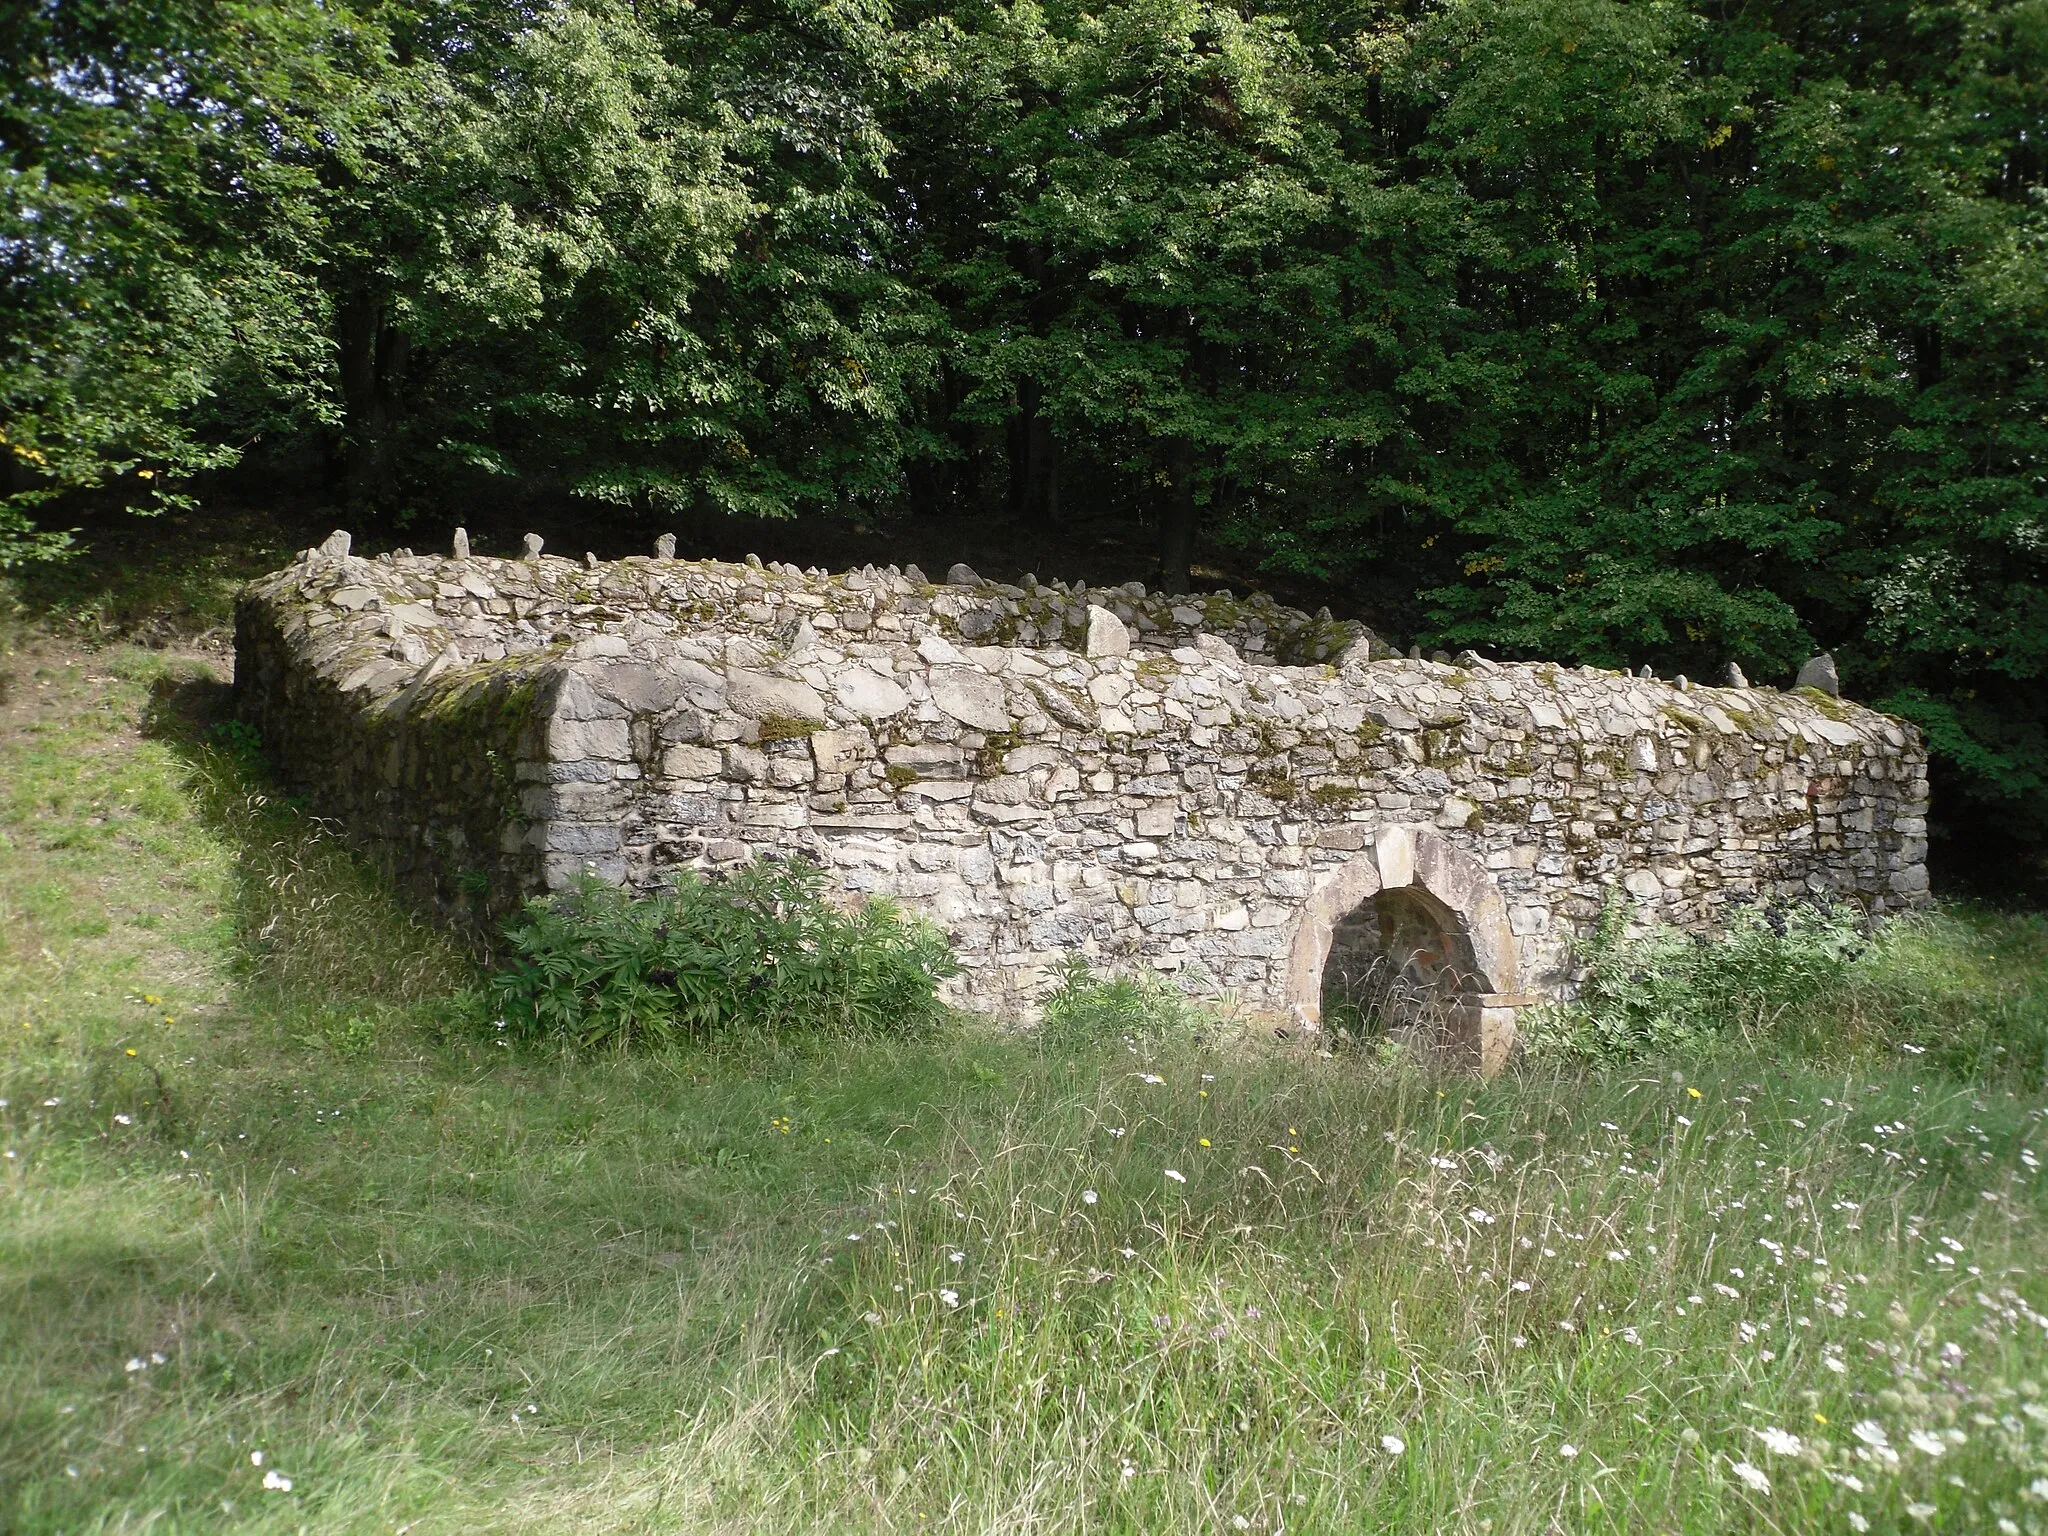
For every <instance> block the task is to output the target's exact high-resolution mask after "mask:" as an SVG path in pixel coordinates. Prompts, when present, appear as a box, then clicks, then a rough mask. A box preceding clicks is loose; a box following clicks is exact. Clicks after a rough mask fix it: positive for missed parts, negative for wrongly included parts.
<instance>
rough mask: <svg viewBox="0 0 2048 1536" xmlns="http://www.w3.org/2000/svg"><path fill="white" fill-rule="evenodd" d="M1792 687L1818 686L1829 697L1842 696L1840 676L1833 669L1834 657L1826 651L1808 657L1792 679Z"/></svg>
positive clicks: (1837, 697) (1836, 697)
mask: <svg viewBox="0 0 2048 1536" xmlns="http://www.w3.org/2000/svg"><path fill="white" fill-rule="evenodd" d="M1792 686H1793V687H1794V688H1818V689H1819V690H1820V691H1821V692H1822V693H1824V694H1826V695H1827V696H1828V697H1829V698H1831V699H1839V698H1840V697H1841V696H1842V676H1841V674H1840V673H1839V672H1837V671H1836V670H1835V658H1834V657H1833V656H1832V655H1830V654H1829V653H1828V652H1826V651H1822V652H1821V653H1820V654H1819V655H1818V656H1815V657H1812V658H1810V659H1809V660H1808V661H1807V663H1806V665H1805V666H1803V667H1801V668H1800V669H1799V676H1797V677H1796V678H1794V679H1793V680H1792Z"/></svg>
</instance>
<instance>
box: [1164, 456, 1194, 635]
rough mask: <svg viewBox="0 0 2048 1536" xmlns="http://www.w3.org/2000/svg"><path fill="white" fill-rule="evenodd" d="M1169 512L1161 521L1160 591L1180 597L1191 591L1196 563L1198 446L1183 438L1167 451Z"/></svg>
mask: <svg viewBox="0 0 2048 1536" xmlns="http://www.w3.org/2000/svg"><path fill="white" fill-rule="evenodd" d="M1166 453H1167V457H1166V464H1167V474H1168V475H1169V476H1170V477H1171V480H1172V483H1171V484H1170V485H1169V486H1168V487H1167V490H1166V509H1165V513H1164V515H1163V516H1162V517H1161V518H1160V520H1159V534H1160V538H1159V588H1160V590H1161V591H1162V592H1165V593H1166V594H1167V595H1168V596H1171V597H1179V596H1180V595H1181V594H1182V593H1184V592H1186V591H1188V590H1189V584H1190V581H1191V577H1190V574H1189V571H1188V567H1189V566H1191V565H1192V564H1193V563H1194V559H1195V517H1196V513H1195V445H1194V444H1193V443H1192V442H1190V441H1188V439H1186V438H1184V437H1177V438H1175V439H1174V440H1173V441H1172V443H1171V444H1170V445H1169V446H1168V448H1167V451H1166Z"/></svg>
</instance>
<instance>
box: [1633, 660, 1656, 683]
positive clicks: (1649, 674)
mask: <svg viewBox="0 0 2048 1536" xmlns="http://www.w3.org/2000/svg"><path fill="white" fill-rule="evenodd" d="M1636 676H1637V677H1641V678H1648V679H1650V680H1651V681H1655V679H1656V676H1657V673H1656V671H1655V670H1654V669H1653V668H1652V667H1651V666H1650V664H1649V663H1648V662H1647V661H1646V662H1644V663H1643V669H1642V670H1641V671H1640V672H1638V673H1636Z"/></svg>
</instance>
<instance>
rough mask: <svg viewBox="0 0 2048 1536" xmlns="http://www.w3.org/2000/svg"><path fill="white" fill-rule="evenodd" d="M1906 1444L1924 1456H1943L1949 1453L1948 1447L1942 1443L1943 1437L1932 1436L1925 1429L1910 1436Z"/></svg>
mask: <svg viewBox="0 0 2048 1536" xmlns="http://www.w3.org/2000/svg"><path fill="white" fill-rule="evenodd" d="M1906 1444H1908V1445H1910V1446H1911V1447H1913V1449H1914V1450H1916V1451H1918V1452H1919V1453H1920V1454H1921V1455H1923V1456H1942V1455H1946V1454H1947V1452H1948V1447H1947V1446H1946V1445H1945V1444H1943V1443H1942V1439H1941V1436H1939V1435H1930V1434H1929V1433H1928V1432H1927V1431H1926V1430H1924V1429H1916V1430H1914V1431H1912V1433H1910V1434H1908V1435H1907V1436H1906Z"/></svg>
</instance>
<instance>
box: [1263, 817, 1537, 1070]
mask: <svg viewBox="0 0 2048 1536" xmlns="http://www.w3.org/2000/svg"><path fill="white" fill-rule="evenodd" d="M1395 895H1398V897H1399V898H1400V903H1401V905H1400V908H1399V910H1400V912H1401V920H1402V921H1408V922H1413V923H1415V924H1418V925H1420V926H1422V927H1424V928H1427V927H1429V926H1430V925H1434V928H1435V929H1436V931H1437V932H1438V933H1440V934H1441V935H1442V943H1440V944H1439V946H1438V948H1439V950H1440V951H1441V952H1440V953H1438V954H1436V955H1434V956H1431V957H1429V960H1430V966H1431V967H1437V968H1441V971H1442V974H1443V978H1444V985H1445V998H1446V1007H1447V1019H1448V1032H1449V1035H1450V1038H1448V1039H1447V1040H1446V1041H1445V1042H1444V1044H1445V1046H1446V1047H1447V1048H1449V1049H1450V1050H1451V1051H1453V1052H1455V1053H1457V1054H1461V1055H1465V1056H1467V1057H1468V1058H1470V1059H1472V1060H1473V1061H1474V1062H1475V1063H1476V1064H1477V1065H1478V1066H1479V1067H1480V1069H1481V1070H1482V1071H1486V1072H1492V1071H1496V1070H1498V1069H1499V1067H1500V1066H1501V1065H1502V1064H1503V1063H1505V1062H1506V1060H1507V1058H1508V1056H1509V1055H1510V1054H1511V1053H1512V1051H1513V1049H1514V1044H1515V1014H1516V1011H1517V1010H1518V1009H1520V1008H1522V1007H1524V1006H1526V1005H1527V1004H1529V1003H1532V1002H1534V1001H1536V999H1535V998H1534V997H1531V996H1529V995H1528V994H1526V993H1524V992H1523V990H1522V978H1521V963H1520V956H1519V954H1518V952H1517V948H1516V944H1515V938H1514V934H1513V933H1512V932H1511V931H1510V929H1509V927H1508V908H1507V902H1506V900H1505V899H1504V898H1503V897H1502V895H1501V892H1500V887H1499V886H1498V885H1496V884H1495V883H1494V880H1493V877H1492V875H1490V874H1489V873H1487V870H1486V868H1485V866H1484V865H1482V864H1481V863H1480V862H1479V861H1478V860H1477V859H1475V858H1473V857H1472V855H1470V854H1469V853H1466V852H1464V851H1463V850H1462V849H1460V848H1458V847H1456V846H1454V845H1453V844H1452V843H1451V842H1449V841H1448V840H1447V839H1446V838H1445V837H1444V836H1443V834H1441V833H1440V832H1438V831H1437V830H1436V829H1435V828H1434V827H1426V826H1406V825H1403V826H1391V827H1382V828H1381V829H1380V830H1379V832H1378V834H1377V835H1376V837H1375V839H1374V842H1373V846H1372V847H1371V848H1369V849H1367V850H1365V851H1364V852H1362V853H1359V854H1356V855H1354V856H1353V857H1351V858H1349V859H1346V860H1345V861H1344V862H1343V863H1341V864H1338V865H1335V866H1333V867H1331V868H1329V869H1327V870H1325V871H1324V872H1323V874H1322V876H1321V878H1320V879H1318V880H1317V881H1316V883H1315V885H1314V886H1313V887H1312V888H1311V889H1310V891H1309V894H1308V897H1307V899H1306V900H1305V901H1304V902H1303V903H1302V905H1301V907H1300V909H1299V910H1298V911H1297V913H1296V914H1295V917H1294V922H1293V925H1292V929H1291V932H1290V934H1289V944H1288V958H1287V981H1286V999H1285V1000H1286V1004H1287V1008H1288V1011H1289V1012H1290V1013H1291V1014H1292V1015H1293V1017H1294V1019H1295V1020H1296V1022H1297V1023H1298V1024H1299V1025H1300V1026H1301V1027H1302V1028H1303V1029H1304V1030H1306V1031H1319V1030H1320V1029H1321V1028H1322V1022H1323V1020H1322V1011H1323V983H1324V969H1325V967H1326V966H1327V965H1328V963H1329V961H1330V956H1331V951H1332V949H1333V947H1335V946H1336V945H1337V944H1338V943H1339V941H1340V933H1341V930H1342V929H1343V926H1344V924H1345V923H1346V921H1347V919H1353V918H1354V914H1358V913H1360V912H1361V911H1364V910H1366V909H1367V903H1377V902H1378V901H1379V900H1380V899H1383V898H1385V897H1388V896H1395ZM1404 958H1405V957H1404Z"/></svg>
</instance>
